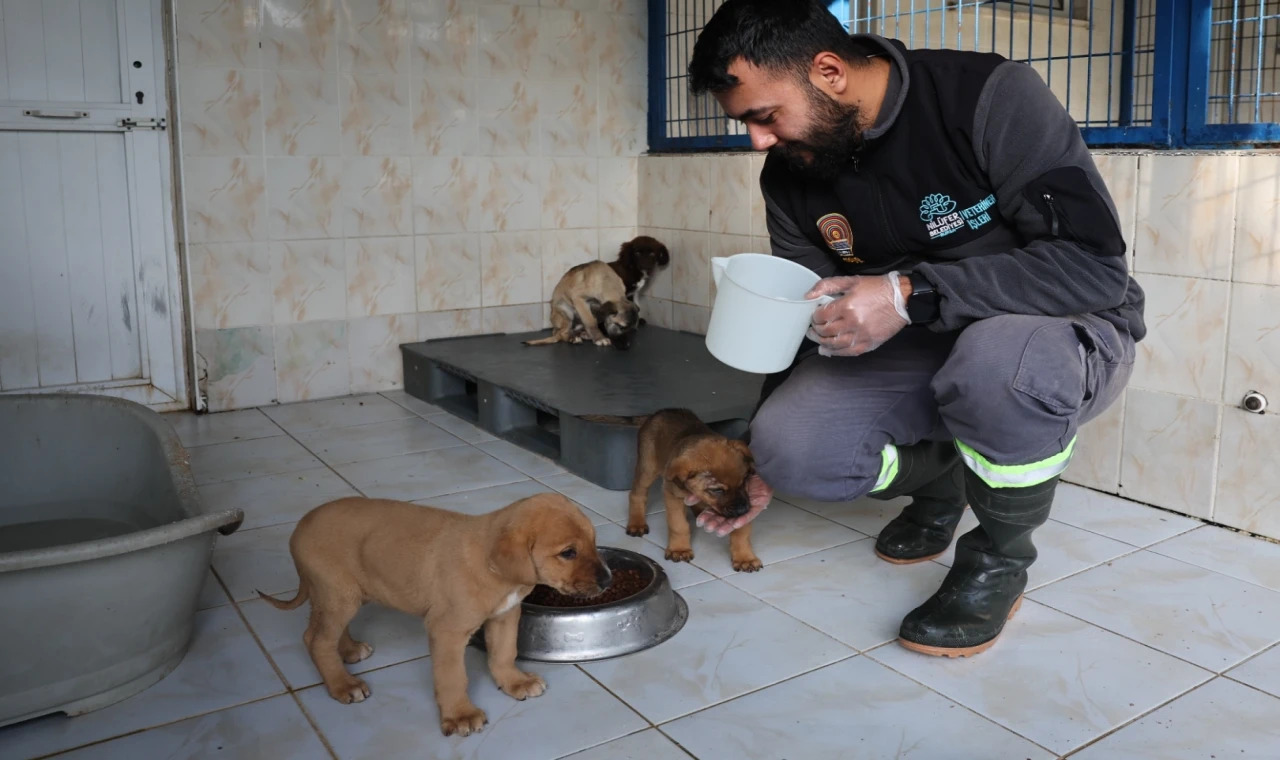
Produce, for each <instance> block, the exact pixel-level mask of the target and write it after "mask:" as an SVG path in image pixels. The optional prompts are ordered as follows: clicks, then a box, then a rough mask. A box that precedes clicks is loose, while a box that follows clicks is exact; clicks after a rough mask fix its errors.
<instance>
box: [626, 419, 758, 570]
mask: <svg viewBox="0 0 1280 760" xmlns="http://www.w3.org/2000/svg"><path fill="white" fill-rule="evenodd" d="M754 474H755V461H754V460H753V459H752V458H751V449H750V448H748V446H747V444H746V443H744V442H742V441H735V440H731V439H729V438H727V437H725V436H723V435H720V434H719V433H717V432H715V431H714V430H712V429H711V428H710V427H708V426H707V424H706V423H704V422H703V421H702V420H700V419H698V416H697V415H696V414H694V413H693V412H691V411H689V410H688V409H663V410H662V411H659V412H656V413H654V415H653V416H651V417H649V418H648V419H647V420H645V422H644V424H642V425H641V426H640V431H639V432H638V433H637V441H636V475H635V480H634V481H633V482H632V484H631V496H630V509H629V512H628V515H627V535H629V536H643V535H645V534H646V533H648V532H649V524H648V522H647V521H646V518H645V507H646V506H647V504H648V501H649V499H648V496H649V487H650V486H652V485H653V481H655V480H657V479H658V478H659V477H661V478H662V496H663V500H664V501H665V502H666V507H667V551H666V555H665V556H666V558H667V559H669V560H672V561H675V562H688V561H690V560H692V559H693V545H692V544H691V543H690V538H689V520H688V518H687V517H686V516H685V513H684V510H685V507H692V508H693V511H694V513H695V515H696V514H698V513H701V512H703V511H704V510H711V511H712V512H714V513H716V514H718V515H720V516H722V517H725V518H728V519H733V518H735V517H741V516H742V515H745V514H746V513H747V512H748V510H750V509H751V499H750V497H751V494H750V492H749V490H748V482H749V481H750V480H751V478H752V476H753V475H754ZM729 557H730V559H732V560H733V569H734V570H737V571H739V572H754V571H756V570H759V569H760V568H761V567H763V564H762V563H761V562H760V559H759V558H758V557H756V554H755V551H754V550H752V548H751V523H747V524H746V525H744V526H742V527H741V528H738V529H737V530H735V531H733V532H732V533H730V534H729Z"/></svg>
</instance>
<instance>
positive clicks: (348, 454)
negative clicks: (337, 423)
mask: <svg viewBox="0 0 1280 760" xmlns="http://www.w3.org/2000/svg"><path fill="white" fill-rule="evenodd" d="M298 442H299V443H301V444H302V445H303V446H306V447H307V448H308V449H310V450H311V452H312V453H313V454H315V455H316V456H317V457H319V458H320V459H321V460H323V461H324V463H325V464H327V465H330V466H335V465H342V464H351V463H352V462H368V461H370V460H373V459H385V458H387V457H397V456H400V455H402V454H416V453H418V452H420V451H434V450H436V449H447V448H450V447H452V446H466V445H467V444H466V442H464V441H463V440H462V439H461V438H458V437H457V436H455V435H451V434H449V433H446V432H445V431H444V430H442V429H440V428H438V427H436V426H435V425H432V424H431V423H430V422H427V421H426V420H424V419H422V418H420V417H409V418H406V419H403V420H388V421H386V422H373V423H370V424H368V425H353V426H351V427H344V428H327V429H325V430H313V431H311V432H310V433H299V434H298Z"/></svg>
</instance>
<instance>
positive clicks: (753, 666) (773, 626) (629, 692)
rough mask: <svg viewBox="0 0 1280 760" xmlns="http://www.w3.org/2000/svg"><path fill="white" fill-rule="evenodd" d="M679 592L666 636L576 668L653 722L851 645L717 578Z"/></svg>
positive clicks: (841, 653)
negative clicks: (678, 612) (680, 615)
mask: <svg viewBox="0 0 1280 760" xmlns="http://www.w3.org/2000/svg"><path fill="white" fill-rule="evenodd" d="M680 595H681V596H683V597H684V598H685V601H687V602H688V603H689V620H688V622H687V623H685V626H684V628H682V629H681V630H680V632H679V633H677V634H676V635H675V636H674V637H672V638H671V639H669V640H667V641H665V642H663V643H662V644H659V645H658V646H656V647H654V648H652V649H647V650H645V651H643V652H637V653H636V654H632V655H628V656H627V657H622V658H619V659H616V660H605V661H604V662H594V663H587V664H585V665H583V666H582V667H583V669H584V670H586V671H587V672H588V673H590V674H591V675H592V677H594V678H595V679H596V680H598V681H600V683H602V684H604V685H605V687H607V688H608V689H609V691H611V692H613V693H614V694H616V695H618V697H619V698H621V699H622V700H623V701H625V702H626V703H627V704H629V705H631V706H632V707H634V708H635V709H636V710H638V711H639V712H640V713H641V714H642V715H644V716H645V717H646V718H648V719H649V720H650V721H653V722H654V723H661V722H663V721H668V720H672V719H673V718H678V717H680V716H681V715H687V714H689V713H691V712H693V711H695V710H701V709H702V708H705V707H710V706H711V705H714V704H717V703H719V702H723V701H725V700H727V699H733V698H734V697H737V696H741V695H742V694H745V693H747V692H749V691H754V690H755V689H760V688H763V687H765V686H768V685H770V684H774V683H777V682H779V681H782V680H784V679H787V678H791V677H792V676H796V675H799V674H800V673H804V672H805V671H808V670H813V669H814V668H819V667H822V666H823V665H828V664H830V663H832V662H835V661H836V660H839V659H841V658H844V657H847V656H849V655H851V654H853V650H851V649H849V648H848V647H846V646H844V645H843V644H841V643H839V642H838V641H836V640H835V639H832V638H829V637H827V636H825V635H823V634H821V633H819V632H817V631H815V630H814V629H812V628H810V627H808V626H806V625H804V624H803V623H801V622H800V621H798V620H795V619H794V618H790V617H788V616H786V615H784V614H783V613H781V612H779V611H778V610H775V609H773V608H772V607H769V606H767V605H766V604H765V603H764V602H761V601H760V600H758V599H755V598H753V597H751V596H749V595H748V594H746V593H744V592H742V591H739V590H738V589H735V588H733V587H732V586H730V585H728V584H726V583H724V582H723V581H711V582H708V583H700V584H698V585H697V586H691V587H689V588H687V589H685V590H684V591H682V592H680Z"/></svg>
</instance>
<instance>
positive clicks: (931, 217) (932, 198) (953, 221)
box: [920, 193, 964, 240]
mask: <svg viewBox="0 0 1280 760" xmlns="http://www.w3.org/2000/svg"><path fill="white" fill-rule="evenodd" d="M920 221H922V222H924V227H925V229H926V230H928V231H929V239H930V240H937V239H938V238H941V237H946V236H947V235H950V234H951V233H953V232H955V231H956V230H958V229H960V228H961V227H963V226H964V219H962V218H960V214H958V213H956V202H955V201H954V200H952V198H951V196H950V195H943V194H942V193H930V194H929V195H926V196H925V197H924V200H922V201H920Z"/></svg>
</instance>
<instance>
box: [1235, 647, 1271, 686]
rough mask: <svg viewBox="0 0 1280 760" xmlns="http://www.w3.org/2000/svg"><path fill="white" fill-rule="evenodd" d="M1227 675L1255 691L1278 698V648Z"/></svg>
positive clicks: (1237, 667) (1264, 653)
mask: <svg viewBox="0 0 1280 760" xmlns="http://www.w3.org/2000/svg"><path fill="white" fill-rule="evenodd" d="M1227 675H1228V676H1230V677H1232V678H1234V679H1235V680H1237V681H1240V682H1242V683H1247V684H1249V685H1250V686H1252V687H1254V688H1255V689H1262V690H1263V691H1265V692H1267V693H1268V694H1271V695H1272V696H1276V697H1280V646H1274V647H1271V648H1270V649H1268V650H1267V651H1265V652H1263V653H1262V654H1260V655H1258V656H1257V657H1254V658H1253V659H1252V660H1249V661H1247V662H1245V663H1243V664H1241V665H1237V666H1236V667H1234V668H1232V669H1231V670H1229V671H1227Z"/></svg>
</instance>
